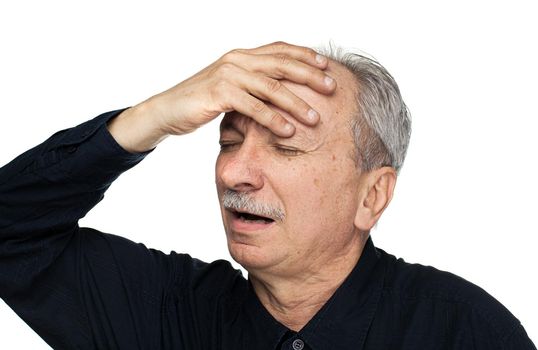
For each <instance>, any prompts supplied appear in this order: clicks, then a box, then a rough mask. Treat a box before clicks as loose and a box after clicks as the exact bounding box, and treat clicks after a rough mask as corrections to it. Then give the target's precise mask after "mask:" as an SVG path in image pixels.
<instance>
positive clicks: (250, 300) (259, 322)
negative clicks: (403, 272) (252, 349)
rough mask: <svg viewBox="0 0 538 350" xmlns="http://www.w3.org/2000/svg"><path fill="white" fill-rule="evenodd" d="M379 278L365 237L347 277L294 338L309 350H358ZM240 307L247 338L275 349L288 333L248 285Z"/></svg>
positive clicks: (377, 263)
mask: <svg viewBox="0 0 538 350" xmlns="http://www.w3.org/2000/svg"><path fill="white" fill-rule="evenodd" d="M383 277H384V267H383V266H382V264H381V261H380V254H379V252H378V251H377V250H376V248H375V247H374V244H373V242H372V239H371V237H369V238H368V240H367V242H366V244H365V246H364V249H363V251H362V254H361V256H360V258H359V261H358V262H357V264H356V265H355V267H354V268H353V270H352V271H351V273H350V274H349V275H348V277H347V278H346V279H345V280H344V282H343V283H342V285H341V286H340V287H339V288H338V289H337V290H336V292H335V293H334V294H333V296H332V297H331V298H330V299H329V300H328V301H327V303H325V305H324V306H323V307H322V308H321V309H320V310H319V311H318V312H317V313H316V315H315V316H314V317H313V318H312V319H311V320H310V321H309V322H308V323H307V324H306V325H305V326H304V327H303V329H302V330H301V331H299V333H298V334H297V335H298V337H299V338H301V339H302V340H303V341H304V342H305V343H306V344H308V346H309V347H310V348H311V349H313V350H322V349H333V348H335V345H336V344H339V343H343V344H353V346H356V348H361V346H362V345H363V344H364V340H365V338H366V335H367V332H368V328H369V327H370V324H371V321H372V319H373V316H374V313H375V311H376V308H377V303H378V301H379V297H380V295H381V289H382V285H383ZM244 306H245V309H244V311H245V314H246V316H247V317H248V319H249V322H252V323H251V324H252V325H253V327H252V328H253V331H254V333H255V334H252V336H249V337H248V338H251V339H256V343H257V344H258V346H259V345H260V344H268V345H269V344H270V346H268V347H267V348H269V349H276V347H277V345H278V344H279V343H280V342H281V339H282V338H283V336H284V335H285V334H286V333H287V332H288V331H289V329H288V328H287V327H285V326H284V325H282V324H281V323H279V322H278V321H277V320H275V319H274V318H273V316H272V315H271V314H269V312H268V311H267V310H266V309H265V308H264V307H263V305H262V304H261V302H260V301H259V299H258V297H257V296H256V294H255V292H254V289H253V288H252V286H251V284H250V283H249V290H248V294H247V298H246V301H245V304H244ZM249 328H251V327H249ZM336 347H337V348H338V346H336Z"/></svg>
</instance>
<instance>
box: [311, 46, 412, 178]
mask: <svg viewBox="0 0 538 350" xmlns="http://www.w3.org/2000/svg"><path fill="white" fill-rule="evenodd" d="M315 50H316V51H317V52H318V53H320V54H322V55H324V56H326V57H328V58H330V59H332V60H334V61H336V62H338V63H340V64H342V65H343V66H344V67H346V68H347V69H348V70H349V71H350V72H351V73H352V74H353V76H354V77H355V79H356V80H357V85H358V86H357V96H356V102H357V105H356V107H357V108H356V109H357V116H356V117H355V118H353V119H352V121H351V125H350V127H351V131H352V133H353V139H354V142H355V148H356V156H357V161H358V164H359V166H360V168H361V169H362V170H364V171H370V170H373V169H376V168H379V167H382V166H391V167H393V168H394V169H395V170H396V172H397V173H399V171H400V169H401V167H402V165H403V162H404V159H405V155H406V153H407V147H408V145H409V139H410V137H411V115H410V113H409V110H408V108H407V106H406V105H405V103H404V101H403V99H402V96H401V94H400V89H399V88H398V85H397V84H396V81H395V80H394V78H393V77H392V75H390V73H389V72H388V71H387V70H386V69H385V68H384V67H383V66H382V65H381V64H379V62H377V61H376V60H375V59H373V58H369V57H366V56H365V55H362V54H358V53H353V52H346V51H344V50H343V49H342V48H339V47H335V46H334V45H333V44H330V45H329V47H327V48H319V49H315Z"/></svg>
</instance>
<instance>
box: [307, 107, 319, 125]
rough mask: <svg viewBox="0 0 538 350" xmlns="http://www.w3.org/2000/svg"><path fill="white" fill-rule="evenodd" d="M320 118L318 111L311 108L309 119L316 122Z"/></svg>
mask: <svg viewBox="0 0 538 350" xmlns="http://www.w3.org/2000/svg"><path fill="white" fill-rule="evenodd" d="M317 119H318V112H316V111H315V110H313V109H310V110H309V111H308V120H309V121H311V122H315V121H316V120H317Z"/></svg>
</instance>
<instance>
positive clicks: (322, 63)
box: [244, 41, 328, 69]
mask: <svg viewBox="0 0 538 350" xmlns="http://www.w3.org/2000/svg"><path fill="white" fill-rule="evenodd" d="M244 51H247V52H249V53H253V54H257V55H260V54H261V55H264V54H267V55H279V54H280V55H286V56H289V57H291V58H293V59H296V60H298V61H301V62H304V63H306V64H309V65H311V66H313V67H317V68H320V69H325V68H327V64H328V60H327V57H325V56H323V55H320V54H318V53H317V52H316V51H314V50H312V49H311V48H308V47H304V46H298V45H292V44H288V43H285V42H283V41H278V42H275V43H272V44H268V45H263V46H260V47H257V48H255V49H250V50H244Z"/></svg>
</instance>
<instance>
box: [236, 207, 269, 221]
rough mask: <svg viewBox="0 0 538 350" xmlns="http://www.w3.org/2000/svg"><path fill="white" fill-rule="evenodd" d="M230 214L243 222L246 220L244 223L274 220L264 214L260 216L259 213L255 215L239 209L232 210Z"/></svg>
mask: <svg viewBox="0 0 538 350" xmlns="http://www.w3.org/2000/svg"><path fill="white" fill-rule="evenodd" d="M232 214H233V215H234V217H235V218H237V219H239V220H241V221H243V222H246V223H254V224H271V223H273V222H275V220H273V219H271V218H269V217H265V216H260V215H255V214H251V213H246V212H241V211H235V210H234V211H232Z"/></svg>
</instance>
